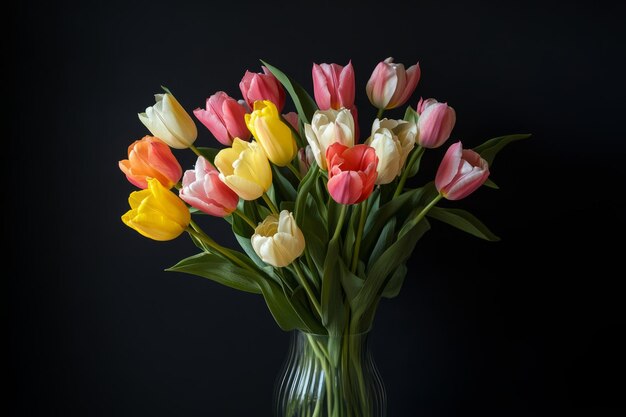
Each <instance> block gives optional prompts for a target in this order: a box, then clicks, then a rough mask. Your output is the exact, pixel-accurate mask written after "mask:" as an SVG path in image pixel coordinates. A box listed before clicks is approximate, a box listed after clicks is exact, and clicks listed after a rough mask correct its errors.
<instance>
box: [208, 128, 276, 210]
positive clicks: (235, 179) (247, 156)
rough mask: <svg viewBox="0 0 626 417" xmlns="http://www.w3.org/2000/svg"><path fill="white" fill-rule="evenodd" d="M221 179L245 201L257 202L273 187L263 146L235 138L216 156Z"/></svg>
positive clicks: (216, 164)
mask: <svg viewBox="0 0 626 417" xmlns="http://www.w3.org/2000/svg"><path fill="white" fill-rule="evenodd" d="M215 166H216V167H217V169H219V171H220V179H221V180H222V181H223V182H224V183H225V184H226V185H228V187H229V188H230V189H231V190H233V191H234V192H235V193H237V195H238V196H239V197H241V198H243V199H244V200H256V199H257V198H259V197H261V196H262V195H263V193H265V192H267V190H269V188H270V186H271V185H272V169H271V168H270V163H269V161H268V160H267V157H266V156H265V152H263V149H262V148H261V146H259V144H258V143H256V142H255V141H250V142H245V141H243V140H241V139H239V138H235V140H234V141H233V146H232V147H231V148H226V149H222V150H221V151H219V152H218V153H217V155H216V156H215Z"/></svg>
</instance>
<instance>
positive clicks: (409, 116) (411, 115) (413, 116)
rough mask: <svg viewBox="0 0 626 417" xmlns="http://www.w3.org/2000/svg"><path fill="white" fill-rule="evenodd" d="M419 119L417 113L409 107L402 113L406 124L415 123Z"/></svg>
mask: <svg viewBox="0 0 626 417" xmlns="http://www.w3.org/2000/svg"><path fill="white" fill-rule="evenodd" d="M419 118H420V116H419V114H417V112H416V111H415V110H414V109H413V108H412V107H411V106H408V107H407V108H406V111H405V112H404V120H406V121H407V122H413V123H417V121H418V120H419Z"/></svg>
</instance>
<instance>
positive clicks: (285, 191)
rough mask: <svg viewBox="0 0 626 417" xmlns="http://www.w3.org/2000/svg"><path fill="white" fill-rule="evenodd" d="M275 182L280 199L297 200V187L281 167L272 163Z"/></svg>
mask: <svg viewBox="0 0 626 417" xmlns="http://www.w3.org/2000/svg"><path fill="white" fill-rule="evenodd" d="M272 173H273V177H272V178H273V184H274V187H275V188H276V191H277V194H278V195H279V196H280V201H295V199H296V189H295V188H294V187H293V185H292V184H291V182H289V180H288V179H287V178H286V177H285V176H284V175H283V173H282V172H280V169H279V168H278V167H277V166H275V165H273V164H272Z"/></svg>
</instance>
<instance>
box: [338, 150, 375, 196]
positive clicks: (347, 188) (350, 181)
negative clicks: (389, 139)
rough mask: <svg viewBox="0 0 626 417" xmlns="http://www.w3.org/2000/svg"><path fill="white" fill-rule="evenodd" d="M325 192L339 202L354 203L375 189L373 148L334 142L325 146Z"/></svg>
mask: <svg viewBox="0 0 626 417" xmlns="http://www.w3.org/2000/svg"><path fill="white" fill-rule="evenodd" d="M326 161H327V164H328V192H329V193H330V195H331V196H332V198H333V200H335V201H336V202H338V203H340V204H356V203H360V202H361V201H363V200H365V199H366V198H367V197H369V196H370V194H372V191H374V183H375V181H376V177H377V175H378V174H377V172H376V166H377V165H378V157H376V151H375V150H374V148H372V147H370V146H367V145H356V146H353V147H351V148H349V147H347V146H345V145H342V144H341V143H338V142H335V143H333V144H332V145H331V146H329V147H328V149H327V150H326Z"/></svg>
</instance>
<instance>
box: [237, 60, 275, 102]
mask: <svg viewBox="0 0 626 417" xmlns="http://www.w3.org/2000/svg"><path fill="white" fill-rule="evenodd" d="M261 68H262V69H263V74H261V73H258V74H255V73H253V72H250V71H246V73H245V74H244V76H243V78H242V79H241V82H240V83H239V89H240V90H241V94H242V95H243V98H244V100H246V103H248V107H250V108H251V109H253V108H254V102H255V101H258V100H269V101H271V102H272V103H274V104H275V105H276V108H278V111H279V112H280V111H282V110H283V107H285V98H286V97H285V90H284V89H283V86H282V85H281V84H280V82H279V81H278V79H276V77H274V75H273V74H272V73H271V72H270V71H269V70H268V69H267V68H265V67H261Z"/></svg>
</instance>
